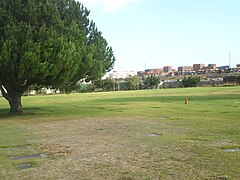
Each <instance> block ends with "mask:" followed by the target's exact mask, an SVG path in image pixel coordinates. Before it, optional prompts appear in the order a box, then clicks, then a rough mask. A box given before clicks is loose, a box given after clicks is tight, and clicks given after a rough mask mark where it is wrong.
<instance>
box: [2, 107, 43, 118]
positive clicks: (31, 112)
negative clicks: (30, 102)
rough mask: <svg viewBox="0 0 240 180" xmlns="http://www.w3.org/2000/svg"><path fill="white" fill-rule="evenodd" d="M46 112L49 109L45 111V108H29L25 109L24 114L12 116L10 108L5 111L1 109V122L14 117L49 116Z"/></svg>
mask: <svg viewBox="0 0 240 180" xmlns="http://www.w3.org/2000/svg"><path fill="white" fill-rule="evenodd" d="M46 111H47V109H43V108H39V107H27V108H23V112H22V113H17V114H11V113H9V109H8V108H4V109H0V120H1V119H7V118H12V117H22V116H24V117H28V116H32V117H33V116H40V115H44V114H47V113H46Z"/></svg>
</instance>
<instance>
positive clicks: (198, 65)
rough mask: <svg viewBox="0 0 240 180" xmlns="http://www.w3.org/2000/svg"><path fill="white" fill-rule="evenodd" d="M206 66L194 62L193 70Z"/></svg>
mask: <svg viewBox="0 0 240 180" xmlns="http://www.w3.org/2000/svg"><path fill="white" fill-rule="evenodd" d="M204 66H205V65H204V64H193V71H200V70H202V68H203V67H204Z"/></svg>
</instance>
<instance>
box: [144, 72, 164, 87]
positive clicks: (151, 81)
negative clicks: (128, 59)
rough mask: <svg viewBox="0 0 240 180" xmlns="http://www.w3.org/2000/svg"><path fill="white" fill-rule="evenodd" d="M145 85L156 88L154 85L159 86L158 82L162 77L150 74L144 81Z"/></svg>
mask: <svg viewBox="0 0 240 180" xmlns="http://www.w3.org/2000/svg"><path fill="white" fill-rule="evenodd" d="M143 83H144V85H145V87H146V88H149V87H150V88H152V89H153V88H154V87H157V86H158V84H159V83H160V78H159V77H156V76H153V75H151V76H148V77H147V78H146V79H144V81H143Z"/></svg>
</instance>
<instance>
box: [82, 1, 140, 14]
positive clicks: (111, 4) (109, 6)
mask: <svg viewBox="0 0 240 180" xmlns="http://www.w3.org/2000/svg"><path fill="white" fill-rule="evenodd" d="M78 1H79V2H81V3H83V5H84V6H86V7H87V8H89V9H91V8H94V7H96V6H103V7H104V10H105V11H106V12H109V13H111V12H115V11H118V10H120V9H122V8H125V7H127V6H130V5H136V4H139V3H140V1H141V0H78Z"/></svg>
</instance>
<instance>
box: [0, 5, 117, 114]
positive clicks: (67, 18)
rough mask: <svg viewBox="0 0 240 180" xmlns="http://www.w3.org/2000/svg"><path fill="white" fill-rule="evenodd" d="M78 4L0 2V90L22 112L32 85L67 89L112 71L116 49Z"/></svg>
mask: <svg viewBox="0 0 240 180" xmlns="http://www.w3.org/2000/svg"><path fill="white" fill-rule="evenodd" d="M89 13H90V12H89V11H88V10H87V9H86V8H85V7H84V6H83V5H82V4H81V3H79V2H77V1H75V0H0V89H1V91H2V95H3V96H4V97H5V98H6V99H7V100H8V102H9V105H10V112H11V113H18V112H22V104H21V96H22V94H23V93H24V92H25V91H26V90H27V88H28V87H29V86H30V85H37V86H48V87H49V86H51V87H58V88H60V87H61V88H66V89H67V88H69V87H73V86H74V85H76V83H77V81H79V80H80V79H85V80H94V79H98V78H100V77H102V76H103V75H104V74H105V73H106V72H107V71H109V70H111V69H112V67H113V64H114V61H115V58H114V55H113V51H112V48H111V47H110V46H108V43H107V41H106V40H105V39H104V38H103V36H102V34H101V32H100V31H98V29H97V27H96V26H95V23H94V22H93V21H90V20H89V18H88V16H89Z"/></svg>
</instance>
